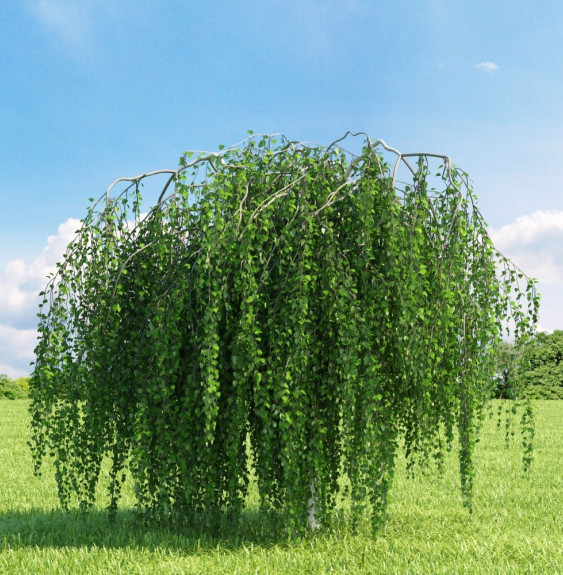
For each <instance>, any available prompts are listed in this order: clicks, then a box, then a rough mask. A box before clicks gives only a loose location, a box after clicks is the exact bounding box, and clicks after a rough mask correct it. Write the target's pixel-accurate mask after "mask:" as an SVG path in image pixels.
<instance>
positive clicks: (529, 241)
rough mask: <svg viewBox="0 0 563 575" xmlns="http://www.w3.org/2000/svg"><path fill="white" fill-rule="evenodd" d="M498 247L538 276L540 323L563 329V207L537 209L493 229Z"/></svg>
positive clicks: (551, 327)
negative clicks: (547, 209)
mask: <svg viewBox="0 0 563 575" xmlns="http://www.w3.org/2000/svg"><path fill="white" fill-rule="evenodd" d="M490 236H491V239H492V240H493V242H494V244H495V246H496V247H497V249H498V250H499V251H500V252H502V253H503V254H504V255H505V256H506V257H508V258H510V259H511V260H512V261H513V262H514V263H515V264H516V265H517V266H518V267H520V268H521V269H522V270H523V271H524V272H525V273H526V274H527V275H529V276H531V277H534V278H536V279H537V280H538V287H539V292H540V294H541V307H540V325H541V327H542V328H543V329H544V330H554V329H563V305H561V296H562V295H563V211H555V210H553V211H548V212H545V211H538V212H534V213H533V214H528V215H525V216H521V217H519V218H516V220H514V221H513V222H510V223H509V224H506V225H504V226H502V227H501V228H500V229H498V230H494V229H492V230H490Z"/></svg>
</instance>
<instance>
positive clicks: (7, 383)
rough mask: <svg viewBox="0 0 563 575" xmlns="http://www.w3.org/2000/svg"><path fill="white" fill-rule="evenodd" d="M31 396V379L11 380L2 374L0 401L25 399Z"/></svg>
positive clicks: (0, 378)
mask: <svg viewBox="0 0 563 575" xmlns="http://www.w3.org/2000/svg"><path fill="white" fill-rule="evenodd" d="M28 395H29V377H18V378H17V379H10V378H9V377H8V376H7V375H5V374H3V373H0V399H24V398H26V397H28Z"/></svg>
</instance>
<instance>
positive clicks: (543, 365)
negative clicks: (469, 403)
mask: <svg viewBox="0 0 563 575" xmlns="http://www.w3.org/2000/svg"><path fill="white" fill-rule="evenodd" d="M496 362H497V369H496V374H495V377H494V384H493V385H494V392H493V393H494V396H495V397H496V398H499V399H514V398H515V397H516V396H517V395H518V394H522V393H523V394H525V395H527V396H529V397H531V398H533V399H563V330H556V331H554V332H553V333H550V334H547V333H538V334H537V335H536V336H535V338H534V339H533V340H532V341H530V342H529V343H528V344H527V345H526V346H525V347H523V348H518V347H516V346H515V345H514V344H511V343H508V342H503V344H502V345H501V346H500V349H499V352H498V355H497V360H496Z"/></svg>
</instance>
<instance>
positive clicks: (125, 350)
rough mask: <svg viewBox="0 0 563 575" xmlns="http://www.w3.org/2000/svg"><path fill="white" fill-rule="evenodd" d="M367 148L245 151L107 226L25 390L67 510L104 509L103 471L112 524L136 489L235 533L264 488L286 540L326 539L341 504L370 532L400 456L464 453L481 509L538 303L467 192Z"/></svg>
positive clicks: (464, 482)
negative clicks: (487, 434) (314, 528)
mask: <svg viewBox="0 0 563 575" xmlns="http://www.w3.org/2000/svg"><path fill="white" fill-rule="evenodd" d="M348 135H349V134H348ZM356 136H358V135H356ZM361 138H362V140H361V142H360V145H359V146H358V147H359V148H360V149H359V151H358V152H357V153H355V154H352V153H350V152H347V151H345V149H344V148H343V147H342V142H343V140H340V141H337V142H335V143H333V144H331V145H330V146H328V147H322V146H317V145H310V144H304V143H301V142H294V141H290V140H288V139H286V138H285V137H283V136H275V137H274V136H261V137H256V136H251V137H250V138H249V139H247V140H245V141H244V142H242V143H241V144H239V145H237V146H234V147H232V148H229V149H222V150H221V151H219V152H217V153H211V154H199V155H198V154H194V153H186V154H185V155H183V156H182V158H181V160H180V166H179V168H178V169H176V170H172V171H170V172H169V180H168V182H167V184H166V186H164V188H163V189H162V193H161V194H160V197H159V198H158V201H157V202H156V203H155V205H154V206H153V207H151V208H150V209H148V211H147V210H143V208H142V197H141V194H142V188H143V183H144V182H145V181H146V180H147V179H148V178H150V177H151V174H145V175H142V176H138V177H135V178H129V179H123V180H119V181H118V182H116V183H114V184H112V186H111V187H110V188H109V189H108V191H107V192H106V193H105V194H104V195H103V196H102V197H101V198H100V200H98V201H97V202H93V201H92V202H91V205H90V207H89V209H88V211H87V213H86V216H85V217H84V219H83V220H82V222H81V227H80V229H79V230H78V231H77V235H76V238H75V239H74V241H72V242H71V243H70V245H69V246H68V249H67V251H66V253H65V256H64V259H63V260H62V261H61V262H60V263H59V264H58V266H57V270H56V273H55V274H54V275H53V276H52V277H51V278H50V279H49V282H48V284H47V287H46V289H45V291H44V292H43V293H42V294H41V295H42V297H43V300H42V303H41V307H40V313H39V342H38V345H37V348H36V358H37V359H36V364H35V371H34V373H33V375H32V378H31V394H32V401H31V405H30V411H31V422H32V438H31V449H32V453H33V458H34V462H35V469H36V472H37V473H39V472H40V468H41V464H42V461H43V460H44V459H45V457H47V456H50V458H51V457H52V462H53V465H54V470H55V477H56V481H57V486H58V491H59V497H60V501H61V504H62V507H63V508H65V509H66V508H69V507H70V506H74V505H77V506H79V507H81V508H83V509H88V508H89V507H91V506H92V505H93V504H94V502H95V490H96V486H97V484H98V481H99V479H100V473H101V468H102V464H103V462H107V464H108V465H109V469H110V481H109V486H108V490H109V497H110V501H111V503H110V513H112V514H115V512H116V510H117V508H118V504H119V499H120V493H121V490H122V486H123V482H124V480H125V475H126V472H127V473H129V474H130V475H131V478H132V481H133V482H134V486H135V493H136V498H137V504H138V507H139V509H140V510H141V511H142V512H143V513H145V514H147V515H148V516H150V517H152V518H181V519H183V520H188V521H192V522H195V523H197V524H201V525H202V526H204V527H205V526H209V525H213V524H216V523H217V521H219V520H220V518H221V517H222V516H223V515H225V514H227V515H229V516H230V517H234V518H236V517H238V516H240V514H241V513H242V512H243V510H244V508H245V501H246V499H247V494H248V491H249V483H250V478H251V472H252V473H253V474H254V476H255V478H256V484H257V485H256V487H257V490H258V493H259V497H260V505H261V508H262V510H263V511H265V512H273V513H275V514H277V515H278V516H280V517H281V518H282V519H283V522H284V524H285V525H286V526H287V529H288V530H289V532H290V534H294V535H295V534H302V533H303V532H304V531H305V530H306V529H307V525H308V523H310V524H314V525H320V526H323V525H329V524H330V521H331V516H332V514H333V511H334V509H335V504H336V500H337V497H338V496H339V494H340V493H341V491H342V489H343V485H345V486H346V487H344V489H346V490H347V495H348V500H349V501H350V516H351V521H352V522H357V521H358V520H359V519H360V518H361V517H362V516H365V514H368V516H369V517H370V518H371V521H372V525H373V529H374V531H376V530H377V529H378V528H379V527H380V526H381V525H382V522H383V521H384V520H385V517H386V505H387V496H388V492H389V489H390V488H391V485H392V479H393V472H394V468H395V460H396V456H397V453H398V449H399V445H401V446H404V449H405V450H406V456H407V459H408V461H409V462H410V463H411V464H414V463H416V462H419V461H422V462H424V461H426V460H436V461H438V462H439V461H440V460H441V458H442V457H443V454H444V453H445V452H446V451H447V450H448V449H450V448H451V447H452V445H453V444H454V438H456V444H459V465H460V478H461V494H462V499H463V502H464V504H465V505H466V506H467V507H468V508H469V509H471V505H472V480H473V475H474V471H473V464H472V454H473V450H474V446H475V437H476V432H477V430H478V427H479V423H480V421H481V414H482V413H483V409H484V407H485V406H486V404H487V402H488V400H489V398H490V396H491V381H492V375H493V373H492V372H493V364H494V359H493V358H494V353H495V349H496V347H497V346H498V345H499V344H500V342H501V341H502V338H503V335H504V332H505V330H506V326H507V325H511V326H512V330H513V335H514V336H515V337H516V338H517V339H519V340H522V339H526V338H527V337H529V336H530V335H531V334H533V331H534V327H535V323H536V316H537V306H538V296H537V295H536V291H535V286H534V283H533V281H532V280H530V279H529V278H527V277H526V276H525V275H524V274H523V273H522V272H521V271H520V270H519V269H517V268H516V267H515V266H514V265H513V264H512V263H511V262H510V261H508V260H507V259H506V258H505V257H503V256H502V254H500V253H499V252H498V251H497V250H496V249H495V247H494V245H493V244H492V242H491V240H490V238H489V235H488V233H487V227H486V224H485V222H484V220H483V218H482V216H481V214H480V212H479V210H478V208H477V206H476V200H475V195H474V193H473V192H472V190H471V187H470V184H469V181H468V178H467V175H466V174H465V173H463V172H461V171H460V170H458V169H456V168H455V167H454V166H453V165H452V164H451V162H450V161H449V159H448V158H447V157H440V156H438V157H435V156H432V155H429V154H407V155H404V154H399V152H397V151H396V150H393V149H392V148H389V147H388V146H386V144H385V143H384V142H382V141H379V140H378V141H375V142H374V141H372V140H371V139H370V138H369V137H368V136H367V135H362V136H361ZM357 141H358V137H355V138H354V139H353V140H352V143H353V144H354V145H355V144H356V143H357ZM384 153H386V154H387V155H391V157H392V158H394V159H395V163H394V164H393V163H391V164H388V163H387V162H386V161H385V159H384V155H383V154H384ZM436 161H437V162H438V163H439V164H440V167H439V168H438V171H437V173H436V172H435V171H432V172H431V171H430V165H431V164H432V165H433V162H436ZM400 170H403V172H406V173H407V174H408V181H407V182H399V179H398V172H399V171H400ZM118 184H119V185H121V186H122V187H121V191H119V192H118V193H116V192H115V190H117V189H118ZM531 416H532V414H531V407H530V404H529V403H528V405H527V408H526V409H525V411H524V418H523V428H522V431H523V444H524V466H525V467H526V468H527V467H529V464H530V462H531V447H532V446H531V438H532V435H533V425H532V419H531ZM249 458H250V460H251V465H249ZM312 515H313V517H312Z"/></svg>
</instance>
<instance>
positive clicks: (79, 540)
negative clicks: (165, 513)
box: [0, 509, 291, 553]
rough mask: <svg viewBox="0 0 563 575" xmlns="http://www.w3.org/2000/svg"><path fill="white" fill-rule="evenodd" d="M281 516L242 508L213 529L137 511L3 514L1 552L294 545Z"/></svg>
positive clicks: (199, 550)
mask: <svg viewBox="0 0 563 575" xmlns="http://www.w3.org/2000/svg"><path fill="white" fill-rule="evenodd" d="M280 523H281V521H280V517H279V516H278V517H276V516H272V515H265V514H262V513H260V512H259V511H258V510H248V509H247V510H244V511H243V513H242V515H241V517H240V518H239V519H238V520H237V521H232V520H229V519H228V518H224V519H223V520H221V522H220V524H219V525H218V526H217V527H215V528H214V529H209V528H203V527H202V528H196V527H194V526H193V525H189V524H187V523H183V524H163V523H155V524H154V525H151V524H149V523H148V522H147V521H146V520H141V517H140V516H139V514H138V513H136V512H135V511H134V510H133V509H129V510H127V509H126V510H118V512H117V515H116V518H115V519H114V520H113V521H110V519H109V514H108V512H107V511H105V510H90V511H88V512H87V513H81V512H79V511H63V510H61V509H53V510H44V509H32V510H29V511H21V510H9V509H8V510H4V511H1V512H0V551H2V550H3V549H15V548H22V547H38V548H52V547H104V548H106V549H107V548H110V549H111V548H114V549H116V548H134V549H149V550H150V549H155V548H159V549H170V550H182V552H184V553H186V552H187V553H205V552H206V551H211V550H217V548H218V547H220V548H222V549H232V550H235V549H239V548H243V547H249V546H258V547H272V546H287V545H291V543H290V542H289V541H288V538H287V534H286V533H285V532H284V529H283V528H282V527H281V525H280Z"/></svg>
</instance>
